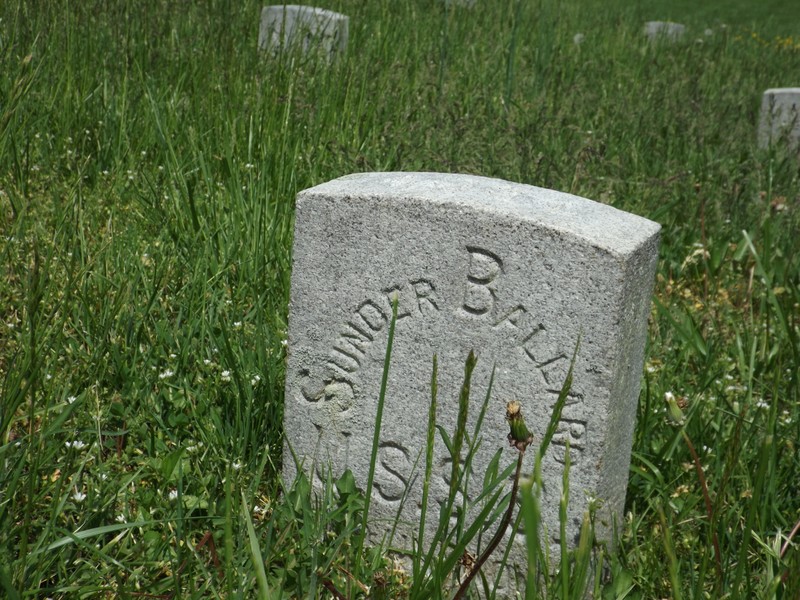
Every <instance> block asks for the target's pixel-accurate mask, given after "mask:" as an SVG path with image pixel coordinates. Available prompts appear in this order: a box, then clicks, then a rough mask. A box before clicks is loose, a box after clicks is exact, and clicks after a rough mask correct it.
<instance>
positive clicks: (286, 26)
mask: <svg viewBox="0 0 800 600" xmlns="http://www.w3.org/2000/svg"><path fill="white" fill-rule="evenodd" d="M349 21H350V19H349V17H347V16H346V15H343V14H340V13H337V12H333V11H331V10H325V9H323V8H316V7H313V6H303V5H297V4H283V5H276V6H265V7H264V8H262V9H261V27H260V29H259V32H258V48H259V50H268V51H271V52H273V53H277V52H280V51H281V50H282V49H291V48H293V47H295V46H296V45H298V46H299V47H300V48H301V50H302V52H303V53H307V52H309V51H311V50H313V49H319V50H321V51H322V52H323V53H324V54H325V55H326V56H327V57H328V59H329V60H330V59H333V58H334V57H335V56H336V55H337V54H340V53H342V52H344V51H345V50H346V49H347V40H348V27H349Z"/></svg>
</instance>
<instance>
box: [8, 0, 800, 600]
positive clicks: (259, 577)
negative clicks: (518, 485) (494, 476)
mask: <svg viewBox="0 0 800 600" xmlns="http://www.w3.org/2000/svg"><path fill="white" fill-rule="evenodd" d="M478 3H479V4H480V5H482V7H481V8H476V9H474V10H456V9H450V10H445V9H444V6H443V5H442V4H440V3H439V2H438V1H436V0H407V1H402V2H401V1H398V0H374V1H370V2H365V1H363V0H342V1H341V2H336V3H334V4H326V5H325V7H326V8H331V9H334V10H339V11H341V12H344V13H346V14H348V15H350V17H351V22H350V46H349V52H348V53H347V55H346V56H345V57H343V58H342V59H340V60H338V61H336V62H334V63H333V64H332V65H330V66H328V65H327V64H326V63H325V62H324V61H319V60H317V59H315V58H314V57H313V56H312V57H302V56H299V55H294V56H286V57H284V60H267V59H265V58H263V57H259V56H258V55H257V52H256V42H257V36H258V15H259V12H260V6H261V5H260V4H257V3H253V2H232V1H231V0H209V1H207V2H188V1H174V2H166V1H163V0H162V1H158V0H137V1H133V0H119V1H116V2H101V1H99V0H88V1H86V2H69V1H67V0H53V1H50V0H48V1H45V0H7V1H6V2H3V3H1V4H0V401H1V402H0V435H2V437H1V438H0V461H2V462H1V463H0V590H3V592H2V593H0V595H3V594H4V595H5V596H7V597H9V598H79V597H81V598H83V597H87V598H88V597H99V598H103V597H108V598H112V597H114V598H116V597H120V598H138V597H160V598H167V597H175V598H195V597H196V598H207V597H218V596H219V597H225V598H251V597H267V598H279V597H282V594H283V597H297V596H300V597H320V598H331V597H335V596H334V595H333V594H334V592H333V591H332V590H338V593H341V594H343V595H344V596H345V597H365V596H366V592H365V591H364V590H365V589H366V587H369V588H370V592H369V597H375V598H380V597H387V598H402V597H408V596H412V597H419V598H421V597H430V592H428V595H421V593H420V592H419V588H420V584H419V581H421V579H422V575H421V573H420V572H419V571H418V570H417V571H416V572H415V571H414V570H413V569H412V570H409V569H406V570H405V571H404V570H402V569H399V568H397V566H396V565H395V564H394V563H393V562H392V560H391V557H390V556H388V555H387V554H386V553H385V552H382V551H381V550H380V549H374V550H370V551H364V552H362V551H360V549H361V544H362V541H363V540H362V536H361V533H362V532H360V530H359V529H358V528H357V527H355V526H354V523H357V522H358V520H359V519H360V515H362V514H363V512H362V511H363V510H364V499H363V497H362V496H361V495H360V494H359V493H358V492H357V490H354V489H352V487H351V486H349V483H348V481H340V482H339V485H338V488H332V489H331V490H329V493H328V494H327V495H326V496H325V498H323V505H322V506H315V505H314V504H313V501H312V500H311V499H310V498H309V496H308V494H307V491H308V490H307V487H306V483H305V482H303V481H300V482H298V485H297V487H296V488H295V489H294V490H291V491H288V492H286V493H284V492H283V491H282V490H281V489H280V482H279V478H278V474H279V471H280V464H281V460H282V456H281V451H282V439H281V434H282V419H283V378H284V359H285V346H284V340H285V337H286V317H287V311H288V286H289V275H290V268H291V243H292V219H293V204H294V197H295V195H296V193H297V192H298V191H299V190H302V189H305V188H307V187H310V186H312V185H314V184H317V183H320V182H323V181H327V180H330V179H333V178H336V177H339V176H341V175H344V174H348V173H352V172H359V171H383V170H406V171H446V172H463V173H474V174H479V175H486V176H491V177H500V178H503V179H508V180H511V181H518V182H522V183H529V184H533V185H539V186H542V187H548V188H553V189H557V190H562V191H566V192H570V193H575V194H578V195H581V196H585V197H587V198H591V199H594V200H598V201H601V202H605V203H608V204H611V205H613V206H616V207H618V208H621V209H623V210H627V211H631V212H634V213H637V214H640V215H643V216H646V217H648V218H650V219H652V220H654V221H657V222H659V223H661V224H662V225H663V233H662V245H661V258H660V262H659V268H658V276H657V282H656V293H655V297H654V302H653V310H652V314H651V320H650V330H649V344H648V358H647V363H646V365H645V376H644V379H643V388H642V394H641V398H640V404H639V410H638V421H637V429H636V437H635V441H634V448H633V460H632V467H631V474H630V480H629V487H628V500H627V509H626V511H627V512H626V515H625V519H624V522H623V523H620V530H619V543H618V544H617V547H616V549H614V550H607V549H604V548H602V547H601V546H598V547H596V548H593V549H591V550H592V552H593V556H594V557H595V558H596V560H595V562H593V563H592V564H591V565H590V566H589V567H588V568H589V569H590V570H591V577H592V579H591V586H592V587H593V588H596V591H597V592H598V595H600V594H601V595H603V597H614V598H616V597H628V598H666V597H674V598H679V597H687V598H701V597H710V598H719V597H726V598H754V597H757V598H787V599H788V598H797V597H798V594H800V543H799V541H800V534H796V535H795V536H794V538H791V539H790V534H791V533H792V530H793V528H795V527H796V524H797V523H798V522H800V485H798V481H800V449H799V448H798V444H799V443H800V252H799V250H800V242H798V237H797V232H798V228H799V227H800V182H799V181H798V174H800V170H799V169H798V166H799V164H800V163H798V160H797V157H796V156H792V155H791V154H790V153H789V152H787V151H786V150H785V149H782V148H780V147H777V148H773V149H770V150H760V149H758V148H757V147H756V140H755V129H756V123H757V119H758V109H759V105H760V100H761V94H762V92H763V91H764V90H765V89H767V88H770V87H793V86H798V85H800V80H798V79H797V75H796V74H797V73H800V37H796V38H794V37H791V36H792V35H793V33H794V30H795V28H796V27H797V23H800V4H795V3H791V2H785V1H784V2H779V1H778V0H773V1H772V2H759V3H755V2H746V1H745V0H739V1H738V2H737V1H735V0H727V1H725V2H713V3H712V2H707V3H703V5H702V6H699V7H697V6H696V4H698V3H692V2H688V1H686V2H684V1H681V2H664V1H657V0H652V1H647V2H645V1H641V2H633V3H627V2H600V1H599V0H591V2H581V1H580V0H571V1H567V0H564V1H563V2H557V1H556V0H539V1H536V2H521V1H517V0H506V1H500V2H488V1H487V2H482V1H481V0H478ZM659 7H660V8H659ZM665 19H671V20H674V21H680V22H684V23H686V24H687V25H688V26H689V27H690V29H691V32H690V35H689V36H688V37H687V39H686V40H685V42H682V43H680V44H677V45H674V46H670V45H661V46H653V45H648V44H647V43H646V42H645V41H644V39H643V36H642V34H641V29H642V26H643V22H644V21H646V20H665ZM722 23H725V24H726V25H727V27H725V28H723V27H721V24H722ZM706 28H710V29H712V34H711V35H705V33H704V30H705V29H706ZM577 32H582V33H584V34H585V36H586V39H585V41H584V43H583V44H582V45H580V46H576V45H574V44H573V42H572V38H573V35H574V34H575V33H577ZM793 74H794V75H793ZM669 394H671V395H672V396H673V397H675V398H676V399H678V400H680V404H681V405H682V406H683V413H684V418H683V421H682V422H680V423H675V422H674V421H671V420H668V419H667V404H666V402H665V395H666V396H668V395H669ZM484 443H492V444H495V443H496V444H497V445H498V447H499V446H501V445H503V444H505V443H506V441H505V436H503V437H502V439H498V440H485V441H484ZM701 470H702V473H703V476H702V477H700V476H699V472H700V471H701ZM715 548H718V549H719V553H717V551H716V549H715ZM586 556H588V555H586V554H584V555H582V556H578V557H575V558H574V560H573V562H572V563H570V566H569V568H568V569H566V570H565V569H562V574H561V575H559V576H555V575H551V574H548V573H547V572H546V569H545V570H544V572H543V573H542V574H541V581H540V585H538V586H536V587H535V588H534V589H529V590H528V592H529V597H531V598H566V597H570V595H571V594H573V595H574V594H576V593H579V592H576V591H575V589H574V587H575V586H576V585H577V584H579V583H582V582H583V578H582V577H581V576H580V575H579V571H580V568H582V565H583V566H585V564H584V562H582V560H583V559H584V558H586ZM564 564H566V563H564ZM439 566H441V565H439ZM565 573H567V575H564V574H565ZM451 583H452V582H444V583H443V584H442V585H440V586H439V587H438V589H441V590H442V592H441V593H442V597H451V596H452V590H451V589H450V584H451ZM570 585H571V586H573V589H568V588H569V587H570ZM409 590H411V592H409ZM448 590H449V591H448ZM412 592H413V593H412ZM146 594H149V596H147V595H146Z"/></svg>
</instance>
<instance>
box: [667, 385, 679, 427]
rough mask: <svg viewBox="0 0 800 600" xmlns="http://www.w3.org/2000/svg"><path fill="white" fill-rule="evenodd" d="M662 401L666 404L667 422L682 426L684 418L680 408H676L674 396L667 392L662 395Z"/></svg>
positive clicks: (676, 402) (676, 403)
mask: <svg viewBox="0 0 800 600" xmlns="http://www.w3.org/2000/svg"><path fill="white" fill-rule="evenodd" d="M664 401H665V402H666V403H667V409H668V410H667V415H668V416H669V420H670V421H672V423H673V424H675V425H683V422H684V417H683V411H682V410H681V407H680V406H678V401H677V400H676V399H675V394H673V393H672V392H667V393H666V394H664Z"/></svg>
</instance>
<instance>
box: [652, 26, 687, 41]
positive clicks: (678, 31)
mask: <svg viewBox="0 0 800 600" xmlns="http://www.w3.org/2000/svg"><path fill="white" fill-rule="evenodd" d="M644 34H645V35H646V36H647V38H648V39H649V40H650V41H651V42H657V41H659V40H665V41H669V42H677V41H678V40H680V39H681V38H682V37H683V36H684V35H685V34H686V26H685V25H681V24H680V23H673V22H671V21H648V22H647V23H645V24H644Z"/></svg>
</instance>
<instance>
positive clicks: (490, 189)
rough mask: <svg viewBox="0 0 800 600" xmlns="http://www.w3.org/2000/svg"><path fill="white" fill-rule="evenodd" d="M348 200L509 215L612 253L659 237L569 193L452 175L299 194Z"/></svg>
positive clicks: (651, 226)
mask: <svg viewBox="0 0 800 600" xmlns="http://www.w3.org/2000/svg"><path fill="white" fill-rule="evenodd" d="M303 195H320V196H329V197H336V198H337V200H341V201H348V200H352V199H355V198H369V199H371V200H373V201H386V202H410V203H418V202H425V203H432V204H434V205H440V206H446V207H450V208H452V209H456V210H473V211H477V212H481V213H488V214H492V213H493V214H495V215H498V216H507V217H511V218H514V219H518V220H521V221H527V222H532V223H535V224H537V225H540V226H543V227H546V228H548V229H551V230H555V231H558V232H562V233H565V234H570V235H573V236H577V237H579V238H583V239H584V240H586V241H588V242H590V243H591V244H592V245H594V246H596V247H599V248H603V249H605V250H607V251H608V252H611V253H614V254H628V253H630V252H633V251H634V250H636V249H637V248H638V247H639V246H641V245H642V244H643V243H645V242H647V241H648V240H650V239H651V238H652V237H653V235H655V234H657V233H658V231H659V230H660V228H661V226H660V225H659V224H658V223H655V222H653V221H650V220H649V219H645V218H644V217H640V216H638V215H634V214H631V213H628V212H624V211H621V210H619V209H616V208H614V207H612V206H608V205H606V204H601V203H599V202H595V201H593V200H588V199H586V198H581V197H580V196H575V195H572V194H567V193H564V192H558V191H555V190H549V189H545V188H540V187H535V186H532V185H526V184H521V183H513V182H509V181H505V180H502V179H493V178H489V177H481V176H477V175H462V174H453V173H414V172H386V173H357V174H353V175H346V176H344V177H340V178H338V179H334V180H332V181H328V182H327V183H323V184H321V185H318V186H315V187H313V188H310V189H307V190H305V191H303V192H301V194H300V196H299V198H300V201H301V202H302V196H303Z"/></svg>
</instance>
